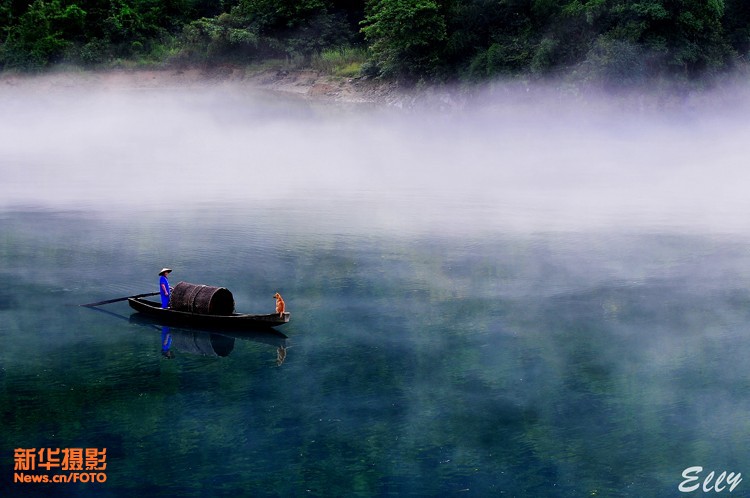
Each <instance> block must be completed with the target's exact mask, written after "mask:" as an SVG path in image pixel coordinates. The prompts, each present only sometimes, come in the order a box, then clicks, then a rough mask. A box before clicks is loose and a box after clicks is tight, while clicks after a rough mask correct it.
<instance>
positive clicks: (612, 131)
mask: <svg viewBox="0 0 750 498" xmlns="http://www.w3.org/2000/svg"><path fill="white" fill-rule="evenodd" d="M749 95H750V93H749V92H748V88H747V86H731V87H730V86H722V87H720V88H716V89H714V90H712V91H706V92H704V93H693V94H683V95H679V96H677V95H674V96H670V97H668V98H667V97H664V96H657V95H652V94H648V93H645V92H644V93H641V94H635V93H631V94H629V95H620V96H618V97H607V96H603V95H599V94H595V93H593V92H591V93H586V92H584V91H582V90H580V89H578V90H573V89H567V90H566V89H564V88H563V89H560V87H557V88H554V89H551V88H545V87H543V86H529V85H526V84H523V85H521V84H496V85H493V86H492V87H490V88H487V89H486V90H484V91H481V92H477V94H475V95H473V96H470V97H467V96H466V95H463V96H462V97H461V98H458V97H456V96H455V95H451V94H449V93H442V94H441V93H439V92H435V93H433V94H432V95H429V94H428V95H426V96H423V97H422V98H420V99H416V100H415V99H412V100H411V101H410V102H411V103H412V104H414V103H416V104H415V105H410V106H404V105H396V106H389V107H375V106H369V105H367V106H366V105H356V104H349V105H341V104H339V105H333V104H327V103H322V102H320V101H315V100H310V99H303V98H297V97H296V96H289V95H282V94H277V93H276V94H275V93H271V92H267V91H263V90H260V89H257V88H254V87H252V86H248V85H242V84H236V85H235V84H223V85H214V86H211V85H205V86H192V87H187V88H179V87H177V86H174V87H167V86H162V87H153V88H132V87H123V88H117V87H116V86H112V85H106V86H97V85H82V86H80V87H77V86H75V85H70V86H67V87H65V88H61V87H55V88H47V89H45V88H43V87H40V86H38V85H37V86H34V85H16V86H13V87H11V86H9V85H6V86H5V87H4V88H2V89H0V115H1V116H2V118H0V136H2V137H3V138H2V142H0V169H1V171H2V176H3V182H2V184H0V206H2V207H3V208H9V207H13V206H41V207H53V208H55V207H60V206H67V207H73V208H75V207H81V208H103V209H108V208H111V207H114V206H118V207H129V206H130V207H132V206H139V207H154V208H158V207H160V206H164V205H166V206H188V205H196V204H204V205H212V204H216V203H223V202H229V203H278V204H279V205H286V206H292V205H294V206H296V209H301V210H303V211H305V210H307V211H310V212H314V210H315V205H316V203H332V202H333V203H341V206H342V212H345V213H347V214H348V215H351V216H361V217H362V219H363V222H364V221H365V220H366V221H367V222H368V223H372V224H376V225H378V226H383V227H386V226H392V227H397V228H406V229H408V228H409V226H410V225H412V224H415V223H418V224H424V223H427V224H433V225H434V226H435V227H438V228H439V227H446V228H447V229H451V228H455V229H460V227H462V226H464V227H465V226H467V225H470V226H483V227H492V228H499V229H507V228H514V229H523V230H537V229H570V228H573V229H577V228H583V227H612V226H615V227H618V226H633V227H648V228H654V229H657V230H658V229H661V228H664V227H667V228H673V227H674V228H680V229H684V228H696V229H699V230H706V229H708V230H719V231H745V230H746V229H747V228H748V227H747V225H748V222H747V221H746V220H745V218H746V217H745V213H746V212H747V210H748V207H750V206H748V200H747V195H746V194H745V192H744V186H745V185H746V184H748V180H750V173H748V169H747V168H746V161H745V154H746V153H745V145H744V144H745V142H746V137H747V136H750V120H748V119H747V118H746V116H747V115H748V114H747V112H746V111H747V110H748V107H749V106H748V104H749V103H750V98H748V96H749ZM404 102H405V101H401V102H400V104H403V103H404Z"/></svg>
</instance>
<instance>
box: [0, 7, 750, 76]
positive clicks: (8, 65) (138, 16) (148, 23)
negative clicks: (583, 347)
mask: <svg viewBox="0 0 750 498" xmlns="http://www.w3.org/2000/svg"><path fill="white" fill-rule="evenodd" d="M342 47H359V48H360V49H361V50H362V52H363V53H364V54H366V55H365V58H366V61H365V64H364V66H363V67H364V69H363V71H364V72H365V73H367V74H370V75H372V76H379V77H384V78H390V79H396V80H403V81H411V82H415V81H420V80H423V81H450V80H483V79H487V78H493V77H497V76H503V75H514V74H525V75H533V76H538V77H545V76H549V75H554V74H557V73H560V72H573V71H575V72H577V73H578V74H579V75H581V77H583V78H591V79H597V80H600V81H604V82H607V83H610V84H628V83H635V82H639V81H643V80H646V79H649V78H654V77H670V78H680V79H685V80H692V79H697V78H701V77H703V76H706V75H713V74H718V73H721V72H722V71H725V70H728V69H731V68H732V67H734V66H736V65H737V64H741V63H743V62H744V60H745V58H746V57H747V55H748V51H749V50H750V6H748V4H747V3H746V2H743V1H742V0H563V1H555V0H361V1H355V2H345V1H342V0H299V1H291V0H214V1H211V0H167V1H157V0H132V1H126V0H33V1H32V2H28V1H26V2H23V1H16V0H0V68H2V69H18V70H40V69H44V68H46V67H48V66H50V65H52V64H56V63H69V64H76V65H82V66H99V65H107V64H112V63H113V62H115V61H120V60H132V61H150V62H152V63H169V62H171V63H175V62H182V63H188V64H190V63H201V64H214V63H225V62H234V63H252V62H257V61H262V60H265V59H270V58H297V59H301V60H303V61H305V60H310V58H312V57H314V56H316V55H319V54H320V53H321V52H324V51H325V50H332V49H341V48H342Z"/></svg>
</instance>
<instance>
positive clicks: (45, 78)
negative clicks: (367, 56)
mask: <svg viewBox="0 0 750 498" xmlns="http://www.w3.org/2000/svg"><path fill="white" fill-rule="evenodd" d="M21 86H23V87H25V88H28V89H30V90H35V91H44V92H47V91H54V90H56V89H70V88H82V89H86V88H98V89H104V90H110V89H112V90H114V89H159V88H163V89H169V88H211V87H214V88H221V87H223V86H226V87H229V86H232V87H235V88H236V87H242V86H247V87H253V88H257V89H261V90H265V91H272V92H276V93H279V94H285V95H293V96H296V97H299V98H302V99H315V100H317V101H329V102H332V103H351V104H383V105H397V106H400V103H401V101H402V100H403V99H404V98H405V96H406V94H407V92H405V91H404V90H403V89H400V88H399V87H398V85H396V84H394V83H388V82H381V81H374V80H368V79H364V78H341V77H335V76H331V75H328V74H324V73H322V72H320V71H315V70H311V69H302V70H300V69H294V70H287V69H279V68H266V69H257V68H255V69H249V68H242V67H233V66H221V67H217V68H212V69H210V70H205V69H198V68H189V69H184V68H180V69H110V70H103V71H99V70H95V71H81V70H76V69H73V70H55V71H50V72H47V73H43V74H39V75H31V74H24V73H5V74H0V88H2V87H5V88H8V87H21Z"/></svg>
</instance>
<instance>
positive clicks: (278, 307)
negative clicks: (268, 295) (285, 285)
mask: <svg viewBox="0 0 750 498" xmlns="http://www.w3.org/2000/svg"><path fill="white" fill-rule="evenodd" d="M273 297H274V298H275V299H276V313H278V314H279V316H280V317H281V316H284V310H285V309H286V308H285V305H284V300H283V299H281V294H279V293H278V292H277V293H276V294H274V295H273Z"/></svg>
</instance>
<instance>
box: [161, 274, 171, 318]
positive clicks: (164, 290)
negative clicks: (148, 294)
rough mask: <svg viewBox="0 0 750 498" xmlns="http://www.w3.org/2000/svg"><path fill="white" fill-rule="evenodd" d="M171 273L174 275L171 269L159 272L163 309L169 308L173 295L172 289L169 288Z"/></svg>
mask: <svg viewBox="0 0 750 498" xmlns="http://www.w3.org/2000/svg"><path fill="white" fill-rule="evenodd" d="M170 273H172V269H171V268H162V270H161V271H160V272H159V295H160V296H161V307H162V308H169V296H170V294H171V293H172V288H171V287H170V286H169V280H167V275H169V274H170Z"/></svg>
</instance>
